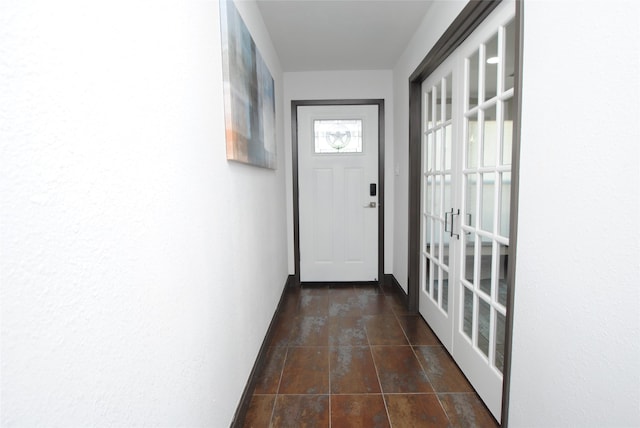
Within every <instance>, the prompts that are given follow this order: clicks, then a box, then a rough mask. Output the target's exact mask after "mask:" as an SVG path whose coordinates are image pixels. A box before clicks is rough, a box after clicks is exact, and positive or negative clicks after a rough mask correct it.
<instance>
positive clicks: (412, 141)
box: [408, 0, 524, 426]
mask: <svg viewBox="0 0 640 428" xmlns="http://www.w3.org/2000/svg"><path fill="white" fill-rule="evenodd" d="M501 1H502V0H490V1H482V0H471V1H470V2H469V3H468V4H467V5H466V6H465V7H464V9H463V10H462V11H461V12H460V14H459V15H458V16H457V17H456V19H455V20H454V21H453V22H452V23H451V25H450V26H449V27H448V28H447V30H446V31H445V32H444V34H443V35H442V37H440V39H438V41H437V42H436V44H435V45H434V46H433V48H432V49H431V50H430V51H429V53H428V54H427V56H426V57H425V58H424V60H422V62H421V63H420V65H419V66H418V67H417V68H416V70H415V71H414V72H413V73H412V74H411V76H410V77H409V260H408V264H409V266H408V276H409V278H408V298H409V310H410V311H411V312H415V313H417V312H418V308H419V301H418V299H419V293H420V284H419V279H420V259H419V256H420V188H421V182H420V176H421V173H420V169H421V159H422V147H421V141H422V123H421V117H422V102H421V97H422V82H423V81H424V80H425V79H426V78H427V77H428V76H429V75H430V74H431V73H432V72H433V71H434V70H435V69H436V68H437V67H438V66H439V65H440V64H442V62H443V61H444V60H445V59H447V58H448V57H449V55H451V54H452V53H453V51H455V50H456V48H457V47H458V46H460V45H461V44H462V42H464V40H465V39H466V38H467V37H468V36H469V35H470V34H471V33H472V32H473V31H474V30H475V29H476V28H477V27H478V26H479V25H480V24H481V23H482V21H484V19H485V18H486V17H487V16H488V15H489V14H490V13H491V12H492V11H493V10H494V9H495V8H496V7H497V6H498V4H500V3H501ZM523 1H524V0H516V2H515V6H516V14H515V25H516V43H515V46H516V53H515V60H516V64H515V74H514V78H515V84H514V104H515V106H516V107H515V108H516V112H515V115H514V121H513V122H514V123H513V149H512V162H511V166H512V175H511V207H510V209H511V213H512V216H513V218H515V219H517V218H518V188H519V170H520V127H521V113H522V102H521V99H522V95H521V94H522V48H523V41H522V31H523ZM517 237H518V229H517V221H512V222H510V229H509V244H510V245H509V265H508V268H507V284H508V288H507V305H506V309H507V316H506V325H505V335H506V337H505V349H504V369H503V386H502V415H501V419H502V426H507V425H508V422H509V387H510V378H511V346H512V343H513V302H514V289H515V287H514V285H515V268H516V247H517Z"/></svg>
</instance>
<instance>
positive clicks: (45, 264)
mask: <svg viewBox="0 0 640 428" xmlns="http://www.w3.org/2000/svg"><path fill="white" fill-rule="evenodd" d="M239 9H240V12H241V14H242V15H243V16H245V20H246V21H247V24H248V26H249V28H250V29H251V31H252V33H253V34H254V38H255V39H256V43H257V45H258V47H259V49H261V52H262V54H263V57H264V58H265V60H266V62H267V64H268V65H269V67H270V68H271V71H272V73H273V75H274V77H275V79H276V92H277V99H278V100H281V96H282V81H281V71H280V66H279V64H278V61H277V58H276V55H275V52H274V50H273V48H272V46H270V42H269V39H268V37H267V36H266V32H265V30H264V28H263V26H262V21H261V18H260V15H259V13H258V10H257V7H256V6H255V4H254V3H251V2H249V3H248V2H242V4H241V5H239ZM0 58H2V59H1V60H0V165H1V168H0V177H1V180H0V215H1V217H0V275H1V276H0V280H1V289H0V305H1V307H0V309H1V319H0V321H1V335H0V339H1V349H2V356H1V360H2V361H1V378H0V393H1V397H0V406H1V417H0V424H1V425H2V426H36V425H39V426H64V427H73V426H78V427H79V426H143V425H144V426H178V425H182V426H228V424H229V422H230V421H231V418H232V416H233V412H234V411H235V408H236V405H237V403H238V400H239V398H240V394H241V392H242V389H243V387H244V385H245V382H246V380H247V377H248V375H249V371H250V369H251V367H252V364H253V362H254V359H255V357H256V355H257V351H258V348H259V346H260V344H261V341H262V339H263V337H264V333H265V331H266V328H267V325H268V322H269V321H270V318H271V316H272V314H273V311H274V309H275V305H276V303H277V301H278V298H279V295H280V292H281V290H282V286H283V285H284V281H285V279H286V275H287V258H286V238H285V237H286V230H285V227H286V222H285V217H286V214H285V182H284V171H285V168H284V158H283V157H282V153H283V145H282V140H283V139H282V134H283V129H282V119H281V118H282V108H281V105H282V102H281V101H277V108H278V111H277V115H278V118H279V119H278V126H277V135H278V141H279V142H280V143H279V144H280V145H279V147H278V151H279V155H280V158H279V167H278V170H277V171H272V170H264V169H258V168H251V167H248V166H245V165H241V164H233V163H228V162H227V161H226V157H225V144H224V129H223V125H224V123H223V117H222V109H223V104H222V84H221V78H222V76H221V75H222V73H221V64H220V61H221V52H220V34H219V17H218V4H217V2H215V1H214V2H202V1H182V2H175V1H166V2H165V1H161V2H151V1H118V0H116V1H94V2H81V1H58V2H47V1H26V2H23V1H12V0H9V1H3V2H2V3H0Z"/></svg>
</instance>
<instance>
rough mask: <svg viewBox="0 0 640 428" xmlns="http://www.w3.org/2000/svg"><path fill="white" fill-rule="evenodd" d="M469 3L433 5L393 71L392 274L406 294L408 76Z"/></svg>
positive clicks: (407, 243) (439, 3) (407, 260)
mask: <svg viewBox="0 0 640 428" xmlns="http://www.w3.org/2000/svg"><path fill="white" fill-rule="evenodd" d="M465 4H466V1H458V0H455V1H446V2H444V1H438V2H434V4H433V5H432V6H431V8H430V9H429V11H428V12H427V14H426V16H425V18H424V20H423V21H422V24H421V25H420V27H419V28H418V30H417V31H416V33H415V35H414V36H413V37H412V39H411V41H410V42H409V45H408V46H407V49H406V50H405V51H404V52H403V54H402V56H401V57H400V59H399V60H398V63H397V64H396V66H395V67H394V69H393V95H394V97H395V108H394V116H393V119H394V122H395V127H394V136H393V140H394V153H393V156H394V169H395V170H396V171H397V173H398V175H397V176H396V177H395V183H394V198H395V200H394V208H395V212H394V216H393V218H394V223H393V233H394V237H393V238H394V242H393V249H394V257H393V274H394V276H395V277H396V279H397V280H398V282H399V283H400V285H401V286H402V287H403V288H404V290H405V291H407V286H408V282H407V275H408V263H409V258H408V247H409V238H408V233H409V76H411V74H412V73H413V72H414V71H415V69H416V68H417V67H418V65H419V64H420V62H421V61H422V60H423V59H424V57H425V56H426V55H427V53H429V50H431V48H432V47H433V45H434V44H435V43H436V42H437V41H438V39H439V38H440V36H442V34H443V33H444V32H445V30H446V29H447V27H448V26H449V25H450V24H451V22H452V21H453V20H454V19H455V17H456V16H457V15H458V13H460V11H461V10H462V8H464V6H465Z"/></svg>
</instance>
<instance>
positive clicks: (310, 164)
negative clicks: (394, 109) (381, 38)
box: [297, 105, 379, 282]
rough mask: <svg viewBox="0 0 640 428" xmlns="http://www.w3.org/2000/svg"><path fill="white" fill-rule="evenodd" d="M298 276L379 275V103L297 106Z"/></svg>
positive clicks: (374, 277) (323, 278)
mask: <svg viewBox="0 0 640 428" xmlns="http://www.w3.org/2000/svg"><path fill="white" fill-rule="evenodd" d="M297 123H298V192H299V207H300V210H299V213H300V218H299V221H300V280H301V281H302V282H346V281H377V280H378V209H379V203H378V190H379V189H378V106H377V105H322V106H298V111H297Z"/></svg>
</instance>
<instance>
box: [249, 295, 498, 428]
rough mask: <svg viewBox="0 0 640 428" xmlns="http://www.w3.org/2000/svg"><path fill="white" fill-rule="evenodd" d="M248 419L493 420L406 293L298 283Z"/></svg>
mask: <svg viewBox="0 0 640 428" xmlns="http://www.w3.org/2000/svg"><path fill="white" fill-rule="evenodd" d="M266 359H267V361H266V364H265V367H264V369H263V370H262V372H261V373H259V374H258V379H257V384H256V387H255V390H254V395H253V397H252V401H251V404H250V406H249V410H248V412H247V415H246V419H245V425H244V426H246V427H296V428H298V427H332V428H338V427H340V428H342V427H367V428H370V427H391V426H392V427H446V426H455V427H495V426H497V424H496V422H495V420H494V419H493V417H492V416H491V414H490V413H489V411H488V410H487V409H486V407H485V406H484V405H483V404H482V402H481V401H480V399H479V398H478V396H477V395H476V393H475V392H474V390H473V388H472V387H471V385H470V384H469V383H468V381H467V380H466V378H465V377H464V376H463V375H462V373H461V372H460V370H459V369H458V367H457V366H456V364H455V363H454V362H453V360H452V359H451V357H450V356H449V354H448V353H447V351H446V350H445V349H444V347H443V346H442V345H441V343H440V342H439V341H438V339H437V338H436V336H435V335H434V333H433V332H432V331H431V330H430V329H429V327H428V326H427V325H426V323H425V322H424V321H423V320H422V318H421V317H420V316H416V315H411V314H409V313H407V312H406V310H405V308H404V305H403V304H402V300H401V297H400V295H399V294H398V293H397V292H395V290H392V289H384V290H381V289H379V288H378V287H373V286H371V287H361V286H358V287H343V286H341V287H338V286H336V287H325V288H319V287H314V288H301V289H291V290H288V291H287V292H286V294H285V298H284V300H283V304H282V305H281V308H280V311H279V313H278V314H277V317H276V320H275V325H274V331H273V335H272V340H271V343H270V344H269V348H268V353H267V358H266Z"/></svg>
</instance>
